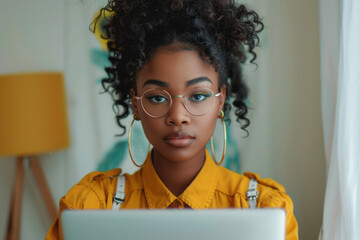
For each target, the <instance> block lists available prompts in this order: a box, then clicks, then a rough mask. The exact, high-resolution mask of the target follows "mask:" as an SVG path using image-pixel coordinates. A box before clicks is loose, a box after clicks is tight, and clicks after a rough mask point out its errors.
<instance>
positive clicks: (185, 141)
mask: <svg viewBox="0 0 360 240" xmlns="http://www.w3.org/2000/svg"><path fill="white" fill-rule="evenodd" d="M194 139H195V137H194V136H192V135H190V134H188V133H186V132H173V133H171V134H169V135H167V136H166V137H165V138H164V141H165V142H166V143H167V144H169V145H171V146H173V147H186V146H188V145H189V144H190V143H192V142H193V141H194Z"/></svg>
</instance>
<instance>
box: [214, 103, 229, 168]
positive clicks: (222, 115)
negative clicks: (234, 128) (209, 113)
mask: <svg viewBox="0 0 360 240" xmlns="http://www.w3.org/2000/svg"><path fill="white" fill-rule="evenodd" d="M224 116H225V114H224V112H223V110H221V112H220V116H219V118H221V121H222V125H223V130H224V149H223V155H222V157H221V161H220V162H219V163H218V162H217V161H216V158H215V151H214V143H213V138H212V137H211V153H212V156H213V159H214V162H215V163H216V165H218V166H220V165H221V164H222V162H223V161H224V158H225V152H226V125H225V121H224Z"/></svg>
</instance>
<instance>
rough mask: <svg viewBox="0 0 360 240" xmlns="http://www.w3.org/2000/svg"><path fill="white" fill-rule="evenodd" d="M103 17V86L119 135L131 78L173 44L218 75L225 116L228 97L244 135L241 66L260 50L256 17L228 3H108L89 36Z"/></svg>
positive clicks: (220, 0) (177, 0)
mask: <svg viewBox="0 0 360 240" xmlns="http://www.w3.org/2000/svg"><path fill="white" fill-rule="evenodd" d="M107 13H110V16H111V17H108V15H109V14H107ZM104 17H105V18H110V19H109V21H108V24H105V25H104V26H102V28H103V30H104V33H105V34H104V36H103V37H104V38H105V39H108V49H109V60H110V62H111V66H109V67H107V68H105V70H106V72H107V75H108V76H107V77H106V78H104V79H103V80H102V86H103V88H104V91H105V92H109V93H110V94H111V96H112V98H113V100H114V105H113V109H114V111H115V113H116V119H117V123H118V125H119V126H120V127H121V128H122V129H123V133H122V134H121V135H123V134H125V132H126V128H125V126H124V125H123V124H122V123H121V119H124V118H126V117H127V116H128V115H129V113H130V109H132V108H131V100H130V99H131V94H130V89H131V88H135V86H136V84H135V75H136V73H137V72H139V71H140V70H141V68H142V67H143V66H144V64H146V63H147V62H148V61H150V60H151V58H152V56H153V54H154V53H155V51H156V50H157V48H159V47H164V46H170V45H172V44H174V43H180V44H182V45H183V46H184V48H185V47H186V46H187V47H188V46H192V47H193V48H194V49H196V50H197V51H198V52H199V54H200V56H201V57H202V59H203V60H204V61H207V62H208V63H210V64H211V65H212V66H214V68H215V70H216V71H217V72H218V73H219V83H220V84H219V89H220V88H221V87H222V86H223V85H225V86H226V96H227V101H226V103H225V106H224V113H225V116H227V113H228V112H229V111H230V110H231V104H229V103H228V102H229V101H228V100H229V97H233V102H232V104H233V105H234V106H235V108H236V110H235V114H236V116H237V119H236V120H237V121H238V122H239V123H240V124H241V129H243V130H244V131H246V133H247V135H248V134H249V133H248V131H247V130H246V128H247V127H248V126H249V125H250V120H249V119H248V118H246V115H247V113H248V108H247V105H246V103H245V100H246V98H247V96H248V91H249V90H248V88H247V86H246V84H245V82H244V80H243V77H242V72H241V66H240V63H245V62H246V60H247V58H248V55H251V60H250V62H251V63H253V62H254V60H255V59H256V53H255V52H254V48H255V47H256V46H257V45H259V42H260V40H259V36H258V33H259V32H261V31H262V30H263V28H264V25H263V23H262V20H261V19H260V18H259V16H258V14H257V13H256V12H255V11H252V10H249V9H248V8H247V7H246V6H245V5H242V4H240V5H237V4H236V3H235V2H234V1H233V0H109V2H108V4H107V5H106V6H105V7H104V8H102V9H101V10H100V13H99V15H98V16H97V17H96V18H95V20H94V22H93V24H92V25H91V26H92V28H91V30H92V31H95V27H96V24H97V23H98V21H99V19H101V18H104Z"/></svg>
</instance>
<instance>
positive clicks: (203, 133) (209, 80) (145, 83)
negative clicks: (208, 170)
mask: <svg viewBox="0 0 360 240" xmlns="http://www.w3.org/2000/svg"><path fill="white" fill-rule="evenodd" d="M218 81H219V79H218V73H217V72H216V71H215V69H214V67H213V66H211V65H210V64H208V63H205V62H204V61H203V60H202V59H201V58H200V56H199V54H198V52H197V51H195V50H179V51H170V50H167V49H166V48H164V49H162V48H160V49H159V50H157V52H156V54H155V55H154V57H153V58H152V60H151V61H150V62H149V63H147V64H146V65H144V67H143V68H142V70H141V71H140V72H138V74H137V75H136V86H137V93H136V96H138V97H141V96H142V95H143V93H144V92H146V91H147V93H148V92H149V91H148V90H150V89H156V92H154V93H156V95H154V94H152V95H151V96H150V95H146V97H144V99H143V102H144V101H147V102H148V103H149V104H148V105H147V106H146V107H147V108H148V109H150V111H153V110H155V108H158V106H159V105H161V104H165V105H166V102H169V101H170V99H168V98H169V97H167V96H166V95H165V96H163V95H162V94H161V91H160V92H159V90H165V91H167V92H168V93H169V94H170V95H171V96H172V97H170V98H171V101H172V105H171V107H170V108H169V111H168V112H167V113H165V115H163V116H161V117H157V118H154V117H151V116H149V115H148V113H147V112H150V111H147V112H145V110H144V108H143V106H145V105H144V104H143V106H142V104H141V100H139V99H136V98H135V96H134V94H133V96H132V103H133V107H134V113H135V114H136V115H137V116H138V117H139V118H140V120H141V123H142V126H143V129H144V132H145V135H146V137H147V138H148V140H149V142H150V143H151V144H152V145H153V146H154V150H155V152H156V153H159V154H161V155H162V156H163V157H164V158H165V159H167V160H169V161H173V162H180V161H186V160H191V159H194V158H196V156H199V154H200V155H203V154H204V148H205V146H206V143H207V142H208V141H209V139H210V138H211V136H212V134H213V131H214V128H215V123H216V120H217V117H218V115H219V113H220V111H221V109H222V107H223V105H224V101H225V87H223V88H222V89H221V93H220V94H219V95H218V96H217V97H214V95H215V94H217V93H219V87H218V86H219V85H218V84H219V83H218ZM204 89H210V90H211V91H212V92H213V95H212V98H213V99H214V105H213V107H211V108H209V111H208V112H207V113H206V114H204V115H200V116H195V115H193V114H191V113H190V112H189V111H188V110H187V109H186V108H185V105H184V100H185V99H184V98H183V97H179V95H185V93H189V92H190V93H191V94H190V95H188V96H189V97H188V100H189V101H188V106H190V105H191V104H193V106H194V108H193V109H194V110H193V111H194V112H195V113H197V112H198V111H200V112H201V111H202V109H199V108H198V109H196V104H199V103H198V102H200V101H202V100H203V99H205V98H206V97H208V96H209V95H208V94H207V93H204V91H203V90H204ZM176 96H177V97H176ZM201 104H202V103H201Z"/></svg>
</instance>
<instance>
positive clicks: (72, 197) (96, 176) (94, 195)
mask: <svg viewBox="0 0 360 240" xmlns="http://www.w3.org/2000/svg"><path fill="white" fill-rule="evenodd" d="M121 172H122V170H121V169H112V170H109V171H106V172H98V171H95V172H91V173H89V174H87V175H86V176H84V177H83V178H82V179H81V180H80V181H79V182H78V183H77V184H76V185H74V186H73V187H72V188H71V189H70V190H69V191H68V193H67V194H66V195H65V196H64V197H63V198H62V199H61V200H60V207H61V208H79V209H83V208H105V203H106V199H107V196H108V195H109V194H110V192H111V191H113V190H112V189H113V188H115V187H116V181H115V178H114V177H115V176H117V175H119V174H120V173H121Z"/></svg>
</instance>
